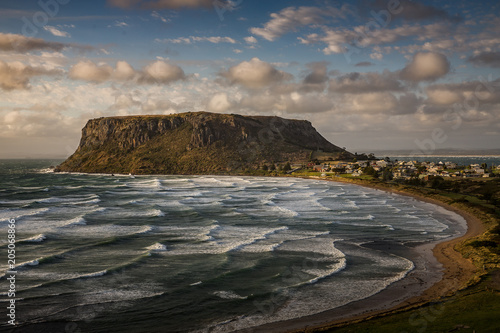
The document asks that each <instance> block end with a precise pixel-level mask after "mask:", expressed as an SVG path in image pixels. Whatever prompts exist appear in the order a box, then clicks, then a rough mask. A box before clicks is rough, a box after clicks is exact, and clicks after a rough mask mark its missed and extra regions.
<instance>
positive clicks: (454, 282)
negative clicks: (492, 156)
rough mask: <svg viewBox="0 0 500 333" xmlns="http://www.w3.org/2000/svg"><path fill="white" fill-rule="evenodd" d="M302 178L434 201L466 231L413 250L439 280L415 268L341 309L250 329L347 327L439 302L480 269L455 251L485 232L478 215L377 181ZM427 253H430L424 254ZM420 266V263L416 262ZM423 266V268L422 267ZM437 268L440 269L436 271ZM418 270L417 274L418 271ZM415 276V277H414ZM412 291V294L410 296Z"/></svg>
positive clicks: (293, 330)
mask: <svg viewBox="0 0 500 333" xmlns="http://www.w3.org/2000/svg"><path fill="white" fill-rule="evenodd" d="M298 178H303V179H315V180H324V181H331V182H338V183H344V184H351V185H358V186H363V187H367V188H371V189H375V190H381V191H384V192H386V193H394V194H398V195H403V196H406V197H409V198H413V199H415V200H418V201H421V202H425V203H429V204H433V205H436V206H439V207H442V208H444V209H445V210H447V211H451V212H453V213H456V214H458V215H459V216H461V217H462V218H464V220H465V222H466V225H467V229H466V231H465V233H464V234H462V235H461V236H458V237H454V238H452V239H445V240H443V241H439V240H437V241H434V242H431V243H426V244H421V245H418V246H416V247H415V248H414V249H415V251H416V252H418V253H419V258H420V259H424V258H425V261H426V262H423V263H419V265H424V272H425V270H426V268H427V266H430V269H431V271H432V272H434V273H438V274H439V273H441V272H442V275H441V277H440V279H437V280H436V279H434V281H433V280H432V279H429V277H428V276H424V275H425V274H424V275H422V274H418V273H422V271H420V272H418V271H417V272H415V271H412V272H410V273H408V275H407V276H405V277H404V278H403V279H401V280H399V281H397V282H395V283H393V284H392V285H390V286H388V287H387V288H386V289H384V290H381V291H380V292H379V293H377V294H375V295H372V296H370V297H368V298H365V299H362V300H358V301H354V302H351V303H349V304H346V305H344V306H341V307H339V308H335V309H331V310H327V311H325V312H321V313H318V314H315V315H310V316H305V317H300V318H295V319H291V320H286V321H280V322H273V323H269V324H265V325H262V326H256V327H252V328H250V329H251V331H252V332H306V331H307V332H314V331H322V330H326V329H329V328H335V327H339V326H346V325H349V324H353V323H357V322H362V321H365V320H369V319H372V318H376V317H380V316H384V315H389V314H392V313H397V312H402V311H405V310H410V309H413V308H417V307H419V306H422V305H424V304H427V303H429V302H433V301H437V300H439V299H440V298H442V297H445V296H451V294H453V293H455V292H457V291H459V290H460V289H461V288H463V287H465V286H466V284H467V283H468V282H469V281H470V280H471V279H472V278H473V277H474V275H475V273H476V272H477V270H478V269H477V268H476V267H475V266H474V264H473V263H472V262H471V261H469V260H467V259H465V258H463V257H462V255H461V254H460V253H459V252H457V251H455V249H454V247H455V245H456V244H459V243H460V242H462V241H464V240H465V239H468V238H472V237H475V236H478V235H480V234H482V233H484V231H485V227H484V226H483V223H482V222H481V220H480V219H479V218H477V217H476V216H474V215H472V214H470V213H468V212H466V211H464V210H462V209H459V208H456V207H453V206H451V205H449V204H447V203H445V202H443V201H440V200H436V199H433V198H429V197H426V196H422V195H417V194H415V193H410V192H405V191H401V190H396V189H391V188H386V187H384V186H378V185H376V184H362V183H358V182H351V181H348V180H344V179H342V178H339V179H324V178H320V177H298ZM425 252H427V253H425ZM436 264H437V265H436ZM415 265H416V268H417V263H415ZM420 269H422V267H420ZM436 270H437V271H436ZM415 273H416V274H415ZM415 275H416V276H415ZM412 277H413V278H416V279H419V280H422V281H421V283H422V285H424V286H425V287H420V288H418V290H416V291H417V292H416V293H415V290H413V291H411V290H406V288H407V287H408V286H409V284H410V281H408V279H409V278H412ZM401 292H406V293H407V295H405V296H403V297H401V296H400V295H401V294H400V293H401ZM412 293H413V295H411V294H412Z"/></svg>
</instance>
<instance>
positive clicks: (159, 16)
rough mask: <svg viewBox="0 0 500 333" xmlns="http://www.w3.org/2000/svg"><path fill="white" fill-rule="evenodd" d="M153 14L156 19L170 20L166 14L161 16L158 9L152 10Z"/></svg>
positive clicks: (165, 21) (164, 21)
mask: <svg viewBox="0 0 500 333" xmlns="http://www.w3.org/2000/svg"><path fill="white" fill-rule="evenodd" d="M151 16H152V17H154V18H155V19H158V20H160V21H162V22H163V23H168V22H170V20H169V19H167V18H166V17H164V16H161V15H160V13H158V12H157V11H156V10H153V12H151Z"/></svg>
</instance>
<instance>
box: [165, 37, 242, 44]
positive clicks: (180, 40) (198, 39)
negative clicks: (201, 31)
mask: <svg viewBox="0 0 500 333" xmlns="http://www.w3.org/2000/svg"><path fill="white" fill-rule="evenodd" d="M155 42H157V43H173V44H191V43H195V42H209V43H213V44H219V43H229V44H237V43H238V42H237V41H236V40H234V39H233V38H231V37H222V36H212V37H196V36H190V37H179V38H172V39H170V38H167V39H158V38H157V39H155Z"/></svg>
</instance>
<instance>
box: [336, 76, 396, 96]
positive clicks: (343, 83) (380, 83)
mask: <svg viewBox="0 0 500 333" xmlns="http://www.w3.org/2000/svg"><path fill="white" fill-rule="evenodd" d="M329 90H330V91H332V92H337V93H347V94H365V93H369V92H389V91H392V92H397V91H403V90H404V87H403V85H402V84H401V82H400V81H399V80H398V79H397V77H396V75H395V74H394V73H392V72H389V71H384V72H383V73H377V72H371V73H357V72H354V73H349V74H346V75H343V76H340V77H337V78H334V79H332V80H331V81H330V87H329Z"/></svg>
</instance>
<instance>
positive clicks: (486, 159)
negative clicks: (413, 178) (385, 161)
mask: <svg viewBox="0 0 500 333" xmlns="http://www.w3.org/2000/svg"><path fill="white" fill-rule="evenodd" d="M390 159H391V160H392V161H395V160H398V161H419V162H434V163H439V162H443V163H445V162H452V163H456V164H457V165H465V166H468V165H471V164H479V165H481V164H483V163H486V164H487V165H488V167H490V166H492V165H495V166H498V165H500V156H435V155H430V156H408V155H405V156H390Z"/></svg>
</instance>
